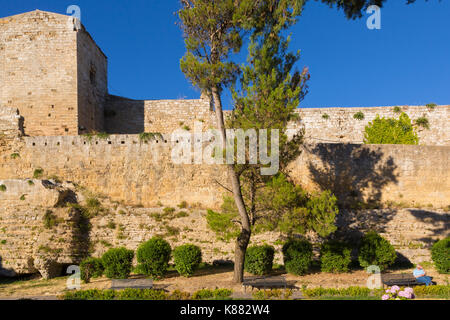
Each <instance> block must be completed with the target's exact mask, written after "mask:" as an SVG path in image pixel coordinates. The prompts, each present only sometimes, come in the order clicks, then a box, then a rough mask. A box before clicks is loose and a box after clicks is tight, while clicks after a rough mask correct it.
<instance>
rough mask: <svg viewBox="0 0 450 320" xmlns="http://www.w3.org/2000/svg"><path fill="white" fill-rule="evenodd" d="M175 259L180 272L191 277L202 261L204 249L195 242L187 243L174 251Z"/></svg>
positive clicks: (176, 267)
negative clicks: (194, 243) (195, 244)
mask: <svg viewBox="0 0 450 320" xmlns="http://www.w3.org/2000/svg"><path fill="white" fill-rule="evenodd" d="M173 259H174V263H175V269H176V270H177V271H178V273H179V274H180V275H182V276H185V277H190V276H192V275H193V274H194V273H195V270H197V268H198V266H199V265H200V263H202V250H201V249H200V248H199V247H197V246H194V245H193V244H185V245H182V246H180V247H177V248H176V249H175V250H174V251H173Z"/></svg>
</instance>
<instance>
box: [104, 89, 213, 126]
mask: <svg viewBox="0 0 450 320" xmlns="http://www.w3.org/2000/svg"><path fill="white" fill-rule="evenodd" d="M105 109H106V113H105V115H106V119H105V131H106V132H108V133H112V134H139V133H142V132H153V133H156V132H158V133H171V132H173V131H175V130H177V129H182V128H189V129H194V123H195V122H196V121H199V122H202V123H203V127H204V128H205V129H208V128H210V127H211V126H213V124H214V123H215V120H214V119H215V117H214V113H213V112H212V111H211V106H210V100H209V99H194V100H132V99H127V98H122V97H117V96H111V95H110V96H109V97H108V100H107V104H106V108H105Z"/></svg>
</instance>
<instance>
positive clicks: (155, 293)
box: [60, 289, 233, 300]
mask: <svg viewBox="0 0 450 320" xmlns="http://www.w3.org/2000/svg"><path fill="white" fill-rule="evenodd" d="M232 293H233V291H232V290H229V289H215V290H209V289H203V290H199V291H197V292H195V293H194V294H193V295H192V297H191V295H190V293H188V292H182V291H179V290H175V291H173V292H172V293H166V292H165V291H163V290H155V289H124V290H98V289H93V290H84V291H82V290H80V291H70V292H66V293H65V294H64V295H62V296H61V297H60V298H61V299H63V300H191V299H193V300H227V299H231V295H232Z"/></svg>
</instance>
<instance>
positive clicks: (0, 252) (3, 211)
mask: <svg viewBox="0 0 450 320" xmlns="http://www.w3.org/2000/svg"><path fill="white" fill-rule="evenodd" d="M30 181H32V183H30ZM0 185H5V186H6V190H5V191H1V192H0V275H2V276H14V275H17V274H28V273H36V272H39V273H41V274H42V275H43V276H44V277H54V276H60V275H61V274H62V272H63V268H62V267H63V266H64V265H69V264H78V263H79V262H80V259H81V258H82V257H83V255H86V254H88V252H89V254H91V255H93V256H96V257H100V256H102V254H103V253H104V252H105V251H107V250H108V249H109V248H111V247H127V248H129V249H132V250H136V249H137V247H138V246H139V245H140V244H141V243H142V242H144V241H147V240H148V239H150V238H152V237H154V236H161V237H164V239H166V240H167V241H168V242H169V243H170V245H171V246H172V248H175V247H177V246H180V245H182V244H185V243H193V244H195V245H198V246H199V247H200V248H201V249H202V256H203V261H205V262H208V263H212V262H213V261H215V260H233V259H234V254H233V253H234V242H233V241H228V242H226V241H223V240H219V239H217V237H216V235H215V234H214V232H212V231H211V230H210V229H209V228H208V227H207V220H206V211H205V210H202V209H198V208H194V207H192V206H191V205H188V207H187V208H185V209H179V210H178V211H175V212H174V213H172V214H169V215H164V214H162V211H163V207H157V208H135V207H127V206H124V205H121V204H118V203H114V202H110V201H109V200H108V199H107V198H99V199H100V201H101V207H100V209H99V210H100V211H99V213H98V214H97V215H93V216H92V217H91V218H90V219H89V222H87V221H84V223H89V225H91V226H92V228H81V227H80V226H81V225H82V223H83V221H82V220H80V216H79V215H77V211H76V210H73V209H70V208H69V207H66V206H64V205H63V204H64V199H67V196H68V195H69V196H71V198H70V202H78V203H79V204H80V205H86V201H85V199H84V193H83V192H80V189H79V188H76V187H75V186H74V185H70V184H64V185H59V184H55V183H54V182H51V181H45V180H44V181H43V180H0ZM181 211H183V214H182V215H181V214H180V212H181ZM48 215H51V216H52V218H51V220H49V217H48ZM449 215H450V213H449V212H445V211H443V210H433V209H429V208H426V209H383V210H358V211H356V210H355V211H352V210H350V211H349V210H342V211H341V212H340V214H339V216H338V219H337V224H338V226H339V229H338V232H337V236H338V237H343V238H346V240H348V241H350V242H351V243H353V244H354V245H355V246H356V243H357V242H358V241H359V239H360V238H361V236H362V234H363V233H364V232H366V231H368V230H377V231H378V232H380V233H381V234H382V235H383V236H384V237H386V238H387V239H389V240H390V241H391V243H392V244H393V245H394V247H395V249H396V250H397V252H398V253H399V257H401V258H407V259H409V260H410V261H411V262H413V263H421V262H423V261H430V248H431V246H432V244H433V243H434V241H436V240H438V239H442V238H445V237H446V236H448V235H449V232H450V228H449V223H450V216H449ZM50 221H51V222H52V223H49V222H50ZM309 237H310V240H312V241H317V238H316V237H314V236H313V235H309ZM284 240H286V239H285V238H284V237H283V236H282V235H280V234H279V233H278V232H267V233H262V234H255V235H253V236H252V243H251V245H261V244H270V245H273V246H274V247H275V248H276V255H275V262H277V263H282V255H281V245H280V242H283V241H284Z"/></svg>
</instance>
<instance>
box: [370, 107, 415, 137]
mask: <svg viewBox="0 0 450 320" xmlns="http://www.w3.org/2000/svg"><path fill="white" fill-rule="evenodd" d="M364 143H365V144H411V145H418V144H419V137H418V135H417V132H416V131H415V129H414V126H413V124H412V121H411V119H410V118H409V116H408V115H407V114H406V113H404V112H403V113H402V114H401V115H400V117H399V119H398V120H397V119H394V118H385V117H383V118H380V116H379V115H377V117H376V119H375V120H374V121H372V122H370V123H369V125H368V126H366V129H365V134H364Z"/></svg>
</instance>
